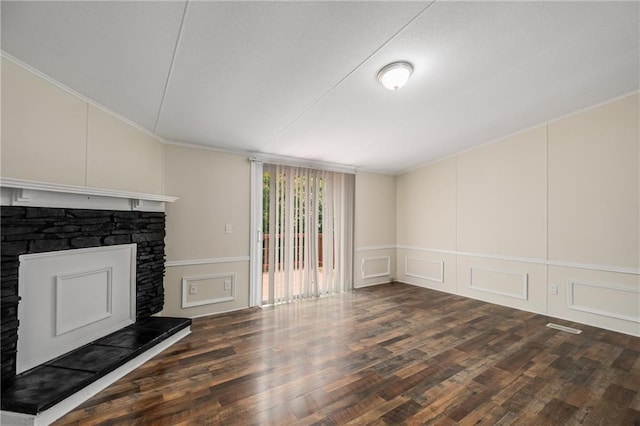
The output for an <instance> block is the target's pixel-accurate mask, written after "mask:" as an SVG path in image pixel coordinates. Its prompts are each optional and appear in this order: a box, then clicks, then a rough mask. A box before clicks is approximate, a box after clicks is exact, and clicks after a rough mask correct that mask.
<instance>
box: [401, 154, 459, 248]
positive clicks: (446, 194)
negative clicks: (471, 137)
mask: <svg viewBox="0 0 640 426" xmlns="http://www.w3.org/2000/svg"><path fill="white" fill-rule="evenodd" d="M397 180H398V186H397V188H398V189H397V191H398V194H397V199H398V221H397V232H398V244H399V245H401V246H410V247H428V248H437V249H441V250H454V249H455V244H456V159H455V158H451V159H447V160H443V161H440V162H437V163H434V164H430V165H428V166H425V167H422V168H420V169H417V170H414V171H411V172H408V173H405V174H403V175H401V176H398V178H397Z"/></svg>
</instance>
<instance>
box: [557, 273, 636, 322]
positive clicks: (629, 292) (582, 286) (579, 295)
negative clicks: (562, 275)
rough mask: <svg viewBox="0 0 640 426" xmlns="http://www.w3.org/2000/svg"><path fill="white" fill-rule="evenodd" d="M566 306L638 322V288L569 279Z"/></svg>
mask: <svg viewBox="0 0 640 426" xmlns="http://www.w3.org/2000/svg"><path fill="white" fill-rule="evenodd" d="M603 301H606V303H603ZM612 306H615V307H616V309H617V312H616V311H613V310H611V307H612ZM567 308H569V309H573V310H575V311H581V312H587V313H590V314H597V315H604V316H607V317H611V318H617V319H621V320H625V321H632V322H635V323H639V324H640V290H638V289H633V288H624V287H617V286H613V285H609V284H595V283H587V282H578V281H572V280H569V281H568V282H567Z"/></svg>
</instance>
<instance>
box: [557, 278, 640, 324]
mask: <svg viewBox="0 0 640 426" xmlns="http://www.w3.org/2000/svg"><path fill="white" fill-rule="evenodd" d="M549 285H550V286H551V285H554V286H557V287H558V294H556V295H554V294H550V295H549V315H552V316H556V317H559V318H566V319H568V320H572V321H577V322H581V323H585V324H590V325H594V326H596V327H602V328H607V329H610V330H617V331H622V332H624V333H628V334H633V335H636V336H640V276H638V275H636V274H625V273H617V272H606V271H591V270H585V269H578V268H568V267H561V266H549Z"/></svg>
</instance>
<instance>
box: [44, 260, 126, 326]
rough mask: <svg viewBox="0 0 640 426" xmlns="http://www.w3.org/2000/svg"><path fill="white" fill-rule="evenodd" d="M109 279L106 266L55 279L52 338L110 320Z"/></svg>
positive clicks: (111, 292) (111, 282)
mask: <svg viewBox="0 0 640 426" xmlns="http://www.w3.org/2000/svg"><path fill="white" fill-rule="evenodd" d="M112 276H113V268H112V267H110V266H108V267H104V268H99V269H93V270H89V271H84V272H80V273H72V274H60V275H58V276H56V296H55V300H56V309H55V312H56V320H55V324H56V335H61V334H64V333H67V332H69V331H73V330H76V329H78V328H80V327H84V326H86V325H89V324H92V323H94V322H97V321H100V320H102V319H105V318H108V317H110V316H111V313H112V310H113V307H112V296H113V291H112V286H113V279H112ZM78 301H82V303H78Z"/></svg>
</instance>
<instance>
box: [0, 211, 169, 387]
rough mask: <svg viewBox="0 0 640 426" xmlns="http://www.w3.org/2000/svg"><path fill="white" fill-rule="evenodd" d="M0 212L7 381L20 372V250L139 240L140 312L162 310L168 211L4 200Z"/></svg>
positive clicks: (138, 314) (147, 313)
mask: <svg viewBox="0 0 640 426" xmlns="http://www.w3.org/2000/svg"><path fill="white" fill-rule="evenodd" d="M0 216H1V221H2V222H1V226H2V236H1V237H0V238H1V253H2V265H1V268H2V277H1V278H2V287H1V289H2V298H1V300H2V306H1V314H2V336H1V339H2V341H1V345H2V349H1V357H2V383H3V387H4V386H5V385H7V384H8V383H9V382H10V381H11V379H12V378H13V377H15V375H16V372H17V364H16V359H17V350H18V328H19V326H20V324H19V322H18V307H19V303H20V296H21V295H20V294H19V291H18V282H19V269H20V268H19V267H20V262H19V257H20V256H21V255H31V254H37V253H45V252H47V253H50V252H57V251H68V250H71V251H73V250H75V249H83V248H93V247H105V246H116V245H122V244H135V246H136V250H135V270H136V274H135V312H136V313H135V316H136V318H137V319H141V318H145V317H148V316H150V315H152V314H154V313H157V312H160V311H161V310H162V306H163V303H164V288H163V276H164V235H165V231H164V226H165V215H164V212H142V211H115V210H93V209H70V208H46V207H21V206H3V207H2V208H1V209H0ZM127 309H128V307H127Z"/></svg>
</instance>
